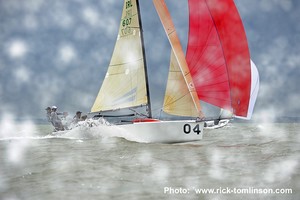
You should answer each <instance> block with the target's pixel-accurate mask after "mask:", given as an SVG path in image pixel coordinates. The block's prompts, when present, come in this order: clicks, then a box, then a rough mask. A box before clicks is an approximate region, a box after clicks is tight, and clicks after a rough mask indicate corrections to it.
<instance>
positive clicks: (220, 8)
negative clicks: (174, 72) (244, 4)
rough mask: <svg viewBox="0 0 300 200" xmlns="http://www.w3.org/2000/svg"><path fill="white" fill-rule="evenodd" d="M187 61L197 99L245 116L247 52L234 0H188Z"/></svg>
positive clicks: (248, 74)
mask: <svg viewBox="0 0 300 200" xmlns="http://www.w3.org/2000/svg"><path fill="white" fill-rule="evenodd" d="M189 23H190V24H189V39H188V48H187V54H186V60H187V63H188V66H189V68H190V71H191V74H192V77H193V81H194V84H195V87H196V90H197V93H198V97H199V99H200V100H202V101H205V102H207V103H210V104H213V105H215V106H218V107H220V108H224V109H230V110H231V109H232V111H233V113H234V114H235V115H237V116H247V112H248V105H249V98H250V90H251V67H250V53H249V48H248V43H247V38H246V34H245V31H244V27H243V24H242V20H241V18H240V16H239V13H238V11H237V9H236V7H235V4H234V2H233V0H189Z"/></svg>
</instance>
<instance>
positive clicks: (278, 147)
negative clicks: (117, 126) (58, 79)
mask: <svg viewBox="0 0 300 200" xmlns="http://www.w3.org/2000/svg"><path fill="white" fill-rule="evenodd" d="M299 129H300V124H236V123H233V124H229V126H228V127H225V128H223V129H218V130H206V131H205V133H204V137H203V140H202V141H199V142H192V143H182V144H142V143H136V142H132V141H127V140H125V139H122V138H119V137H112V136H111V133H109V131H111V130H104V131H103V130H98V131H88V130H80V131H73V132H71V133H69V134H67V135H64V136H57V137H53V136H49V135H48V134H49V133H50V132H51V127H50V126H46V125H39V126H36V127H35V126H33V125H32V124H30V123H29V124H27V123H23V124H21V125H18V128H16V127H15V126H13V125H9V124H8V125H7V123H2V125H1V130H0V199H4V200H8V199H9V200H11V199H14V200H18V199H20V200H21V199H22V200H23V199H30V200H39V199H44V200H48V199H49V200H50V199H51V200H52V199H300V170H299V169H300V155H299V152H300V135H299ZM101 131H102V132H101ZM105 131H106V132H105ZM105 135H108V136H105ZM114 135H115V134H114ZM242 188H249V193H250V194H243V193H245V192H243V193H242V192H241V189H242ZM199 189H215V190H217V189H219V190H222V191H223V192H222V193H221V192H217V193H215V194H203V193H200V192H199ZM251 189H253V190H254V189H261V190H262V189H274V190H275V189H291V190H292V194H255V193H253V190H252V193H251V191H250V190H251ZM197 192H199V194H197ZM234 192H235V193H234ZM256 193H257V192H256Z"/></svg>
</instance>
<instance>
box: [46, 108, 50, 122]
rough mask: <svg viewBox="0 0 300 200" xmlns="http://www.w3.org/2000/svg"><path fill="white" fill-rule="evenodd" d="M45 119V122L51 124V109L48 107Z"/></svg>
mask: <svg viewBox="0 0 300 200" xmlns="http://www.w3.org/2000/svg"><path fill="white" fill-rule="evenodd" d="M45 110H46V112H47V113H46V117H47V121H48V122H51V108H50V107H49V106H48V107H47V108H46V109H45Z"/></svg>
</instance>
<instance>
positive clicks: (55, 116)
mask: <svg viewBox="0 0 300 200" xmlns="http://www.w3.org/2000/svg"><path fill="white" fill-rule="evenodd" d="M51 110H52V112H51V115H50V120H51V123H52V125H53V126H54V128H55V130H56V131H63V130H64V126H63V124H62V121H61V119H60V118H59V117H58V114H57V112H56V111H57V107H56V106H52V107H51Z"/></svg>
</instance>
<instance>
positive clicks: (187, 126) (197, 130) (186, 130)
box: [183, 124, 201, 135]
mask: <svg viewBox="0 0 300 200" xmlns="http://www.w3.org/2000/svg"><path fill="white" fill-rule="evenodd" d="M192 130H193V132H194V133H197V135H199V134H200V133H201V128H200V125H199V124H197V125H196V126H195V127H194V128H193V129H192V127H191V125H190V124H185V125H183V132H184V133H185V134H190V133H191V131H192Z"/></svg>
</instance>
